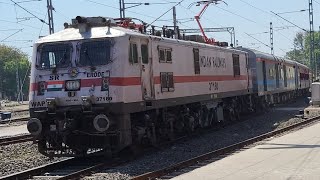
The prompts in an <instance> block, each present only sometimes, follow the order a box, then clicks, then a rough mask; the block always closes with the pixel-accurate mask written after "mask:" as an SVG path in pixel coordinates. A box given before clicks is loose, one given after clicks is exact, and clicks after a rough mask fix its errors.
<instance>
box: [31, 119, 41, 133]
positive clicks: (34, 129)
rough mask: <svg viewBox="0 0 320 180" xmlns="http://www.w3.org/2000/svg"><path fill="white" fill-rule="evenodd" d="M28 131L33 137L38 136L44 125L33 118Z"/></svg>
mask: <svg viewBox="0 0 320 180" xmlns="http://www.w3.org/2000/svg"><path fill="white" fill-rule="evenodd" d="M27 129H28V131H29V132H30V134H31V135H33V136H38V135H39V134H40V133H41V131H42V123H41V121H40V120H39V119H37V118H31V119H30V120H29V121H28V124H27Z"/></svg>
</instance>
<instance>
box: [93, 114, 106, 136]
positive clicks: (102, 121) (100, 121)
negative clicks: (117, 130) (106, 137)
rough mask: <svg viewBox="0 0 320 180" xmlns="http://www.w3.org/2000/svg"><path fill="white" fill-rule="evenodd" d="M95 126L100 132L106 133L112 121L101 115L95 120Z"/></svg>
mask: <svg viewBox="0 0 320 180" xmlns="http://www.w3.org/2000/svg"><path fill="white" fill-rule="evenodd" d="M93 126H94V128H95V129H96V130H97V131H99V132H104V131H107V130H108V129H109V126H110V120H109V118H108V117H107V116H106V115H104V114H99V115H97V116H96V117H95V118H94V119H93Z"/></svg>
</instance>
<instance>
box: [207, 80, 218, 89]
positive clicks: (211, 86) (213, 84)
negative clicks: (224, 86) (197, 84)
mask: <svg viewBox="0 0 320 180" xmlns="http://www.w3.org/2000/svg"><path fill="white" fill-rule="evenodd" d="M218 90H219V84H218V82H209V91H218Z"/></svg>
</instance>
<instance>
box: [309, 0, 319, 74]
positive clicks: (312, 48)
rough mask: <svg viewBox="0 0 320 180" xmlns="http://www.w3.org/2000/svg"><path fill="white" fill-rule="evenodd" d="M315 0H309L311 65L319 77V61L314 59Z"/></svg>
mask: <svg viewBox="0 0 320 180" xmlns="http://www.w3.org/2000/svg"><path fill="white" fill-rule="evenodd" d="M312 1H313V0H309V21H310V65H311V68H312V70H313V77H314V78H317V76H318V74H317V73H318V72H317V64H318V63H317V62H316V60H315V59H314V29H313V3H312Z"/></svg>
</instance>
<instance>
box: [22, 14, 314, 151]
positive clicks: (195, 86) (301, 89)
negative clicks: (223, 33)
mask: <svg viewBox="0 0 320 180" xmlns="http://www.w3.org/2000/svg"><path fill="white" fill-rule="evenodd" d="M64 26H65V29H64V30H62V31H59V32H57V33H54V34H51V35H48V36H46V37H42V38H40V39H39V40H38V41H37V42H35V44H34V46H33V56H32V65H31V76H30V77H31V78H30V80H31V82H30V93H29V99H30V104H29V105H30V120H29V121H28V124H27V128H28V131H29V132H30V134H31V135H32V136H33V137H34V140H35V142H36V143H37V144H38V149H39V152H40V153H42V154H44V155H46V156H49V157H58V156H84V155H88V154H90V153H91V152H95V151H99V152H103V153H106V154H110V153H111V154H115V153H118V152H121V151H123V150H125V149H127V148H128V147H131V146H133V145H157V144H159V142H163V141H170V140H173V139H174V138H175V137H176V136H177V135H181V134H186V133H192V132H194V131H196V130H197V129H201V128H210V127H212V126H216V125H217V124H220V123H224V122H228V121H237V120H239V119H240V117H241V115H242V114H246V113H252V112H259V111H263V110H264V109H266V108H267V107H268V106H270V105H273V104H276V103H280V102H283V101H286V100H288V99H291V98H294V97H296V96H299V95H304V94H306V93H307V92H308V91H309V87H310V79H309V74H310V70H309V68H308V67H307V66H305V65H302V64H300V63H298V62H295V61H291V60H287V59H284V58H280V57H277V56H274V55H270V54H266V53H262V52H259V51H256V50H253V49H248V48H244V47H227V46H226V45H225V43H215V44H206V43H203V42H197V41H194V40H190V39H189V40H186V38H185V37H183V38H182V37H178V38H172V36H171V35H170V32H172V31H166V30H165V29H164V30H163V33H162V32H161V31H154V30H152V32H147V30H146V27H145V25H144V24H136V23H134V22H133V21H132V19H129V18H125V19H124V18H107V17H81V16H77V17H76V18H75V19H72V23H71V24H68V23H65V24H64Z"/></svg>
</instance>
